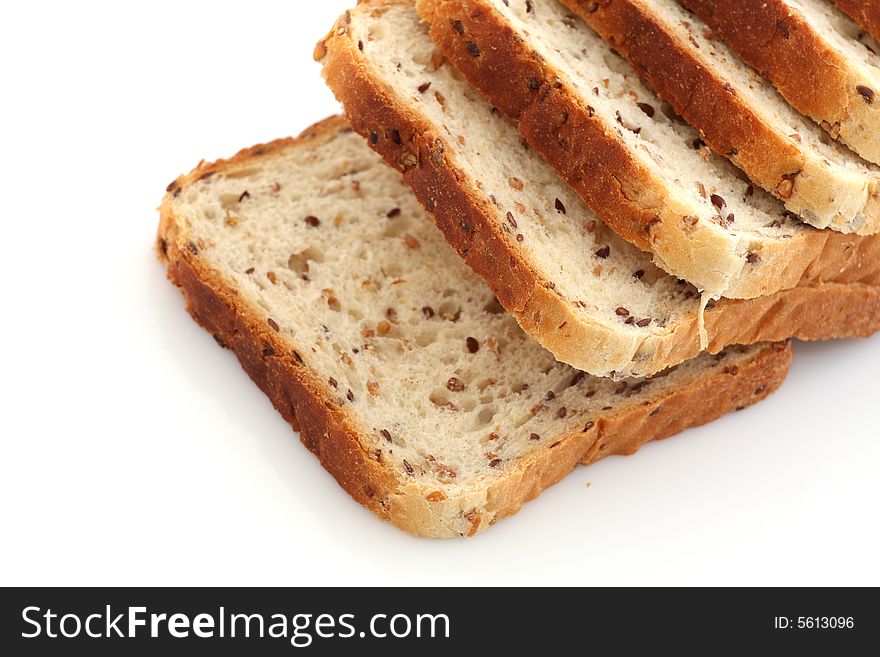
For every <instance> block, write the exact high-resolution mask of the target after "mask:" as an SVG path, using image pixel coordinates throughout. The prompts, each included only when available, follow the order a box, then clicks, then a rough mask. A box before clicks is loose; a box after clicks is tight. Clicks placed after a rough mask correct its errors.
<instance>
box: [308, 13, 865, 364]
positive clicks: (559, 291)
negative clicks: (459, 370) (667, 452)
mask: <svg viewBox="0 0 880 657" xmlns="http://www.w3.org/2000/svg"><path fill="white" fill-rule="evenodd" d="M392 38H393V41H392V42H390V43H389V40H390V39H392ZM432 52H433V51H432V49H431V46H430V40H429V38H428V36H427V35H426V34H425V33H424V26H422V25H420V23H419V21H418V18H417V17H416V15H415V12H414V11H413V8H412V5H411V4H408V3H401V2H379V3H376V2H369V3H362V4H361V5H359V6H358V8H356V9H354V10H352V11H351V12H349V13H347V14H346V15H345V16H344V17H343V18H342V19H341V20H340V22H339V23H338V24H337V26H336V27H335V28H334V31H333V32H332V33H331V36H330V37H329V38H328V39H327V40H325V41H323V42H322V43H321V44H319V46H318V48H317V52H316V56H317V58H318V59H319V60H321V61H323V62H324V70H325V77H326V78H327V80H328V82H329V83H330V86H331V87H332V88H333V90H334V91H335V93H336V95H337V96H338V97H339V99H340V100H341V101H342V103H343V105H344V106H345V108H346V113H347V115H348V117H349V120H350V121H351V125H352V127H353V128H354V129H355V130H356V131H357V132H359V133H360V134H361V135H363V136H365V137H366V138H367V140H368V142H369V143H370V144H371V146H372V147H373V149H374V150H377V151H378V152H379V153H380V154H381V155H382V156H383V157H384V158H385V160H386V161H387V162H389V163H390V164H392V165H393V166H395V167H396V168H398V169H399V170H400V171H401V172H403V174H404V179H405V180H406V181H407V183H408V184H409V185H410V187H411V188H412V189H413V191H414V192H415V195H416V196H417V198H418V199H419V200H420V201H421V203H422V204H423V206H425V207H426V208H427V209H428V210H429V211H431V212H432V213H433V214H434V217H435V220H436V222H437V224H438V226H439V227H440V229H441V230H442V231H443V233H444V234H445V236H446V238H447V240H448V241H449V242H450V243H451V244H452V245H453V246H454V247H455V248H456V250H457V251H458V252H459V254H461V255H462V256H463V257H464V259H465V260H466V262H467V263H468V265H470V267H471V268H472V269H473V270H474V271H475V272H476V273H477V274H479V275H480V276H482V277H483V278H484V279H485V280H487V281H488V282H489V284H490V285H491V286H492V289H493V291H494V292H495V294H496V295H497V297H498V299H499V301H500V302H501V304H502V305H503V306H504V307H505V308H506V309H507V310H508V311H509V312H510V313H512V314H513V315H514V316H515V317H516V318H517V320H518V321H519V323H520V325H521V326H522V327H523V328H524V329H525V331H526V332H527V333H528V334H529V335H531V336H532V337H534V338H535V339H536V340H538V341H539V342H540V343H541V344H542V345H543V346H544V347H545V348H547V349H549V350H550V351H551V352H552V353H553V354H554V355H555V356H556V358H558V359H559V360H561V361H563V362H565V363H568V364H570V365H572V366H574V367H576V368H578V369H581V370H584V371H587V372H590V373H592V374H595V375H599V376H608V375H611V376H617V377H627V376H650V375H653V374H656V373H657V372H660V371H662V370H664V369H666V368H667V367H670V366H672V365H676V364H678V363H681V362H683V361H685V360H687V359H689V358H692V357H694V356H696V355H697V354H699V353H700V352H701V351H702V349H701V339H700V337H701V336H700V320H701V316H702V315H701V299H700V295H699V294H698V292H697V290H696V289H695V288H693V287H692V286H690V285H687V284H685V283H684V282H683V281H680V280H678V279H676V278H675V277H672V276H669V275H667V274H664V273H663V271H662V270H660V269H659V268H657V267H655V266H654V265H653V264H652V262H651V259H650V257H649V256H647V255H646V254H644V253H642V252H641V251H639V250H638V249H637V248H635V247H633V246H632V245H631V244H629V243H627V242H626V241H624V240H622V239H620V238H618V237H617V236H616V235H615V234H614V232H613V231H612V230H610V229H608V228H607V227H606V226H605V225H604V224H603V223H602V222H601V221H600V220H599V219H598V218H597V217H596V215H595V214H593V213H592V212H591V211H590V210H589V209H588V208H587V207H586V206H585V205H584V204H583V202H582V201H581V199H580V198H579V196H578V195H577V194H576V193H574V191H573V190H572V189H571V188H570V187H569V186H568V185H566V184H565V182H564V181H563V180H562V179H561V178H560V177H559V176H558V175H557V174H556V172H555V171H554V170H553V169H552V167H550V166H549V165H548V164H547V163H546V162H544V160H543V159H542V158H541V157H539V156H538V155H536V154H535V153H534V152H533V151H532V150H531V149H530V148H529V147H528V146H527V145H526V144H524V143H523V142H522V140H521V139H520V137H519V135H518V133H517V131H516V128H515V127H514V126H513V125H511V124H510V122H509V121H508V120H507V119H505V118H504V117H503V116H501V115H500V113H499V112H497V111H493V108H492V107H491V106H490V105H489V104H488V103H487V102H486V101H485V100H484V99H483V97H482V96H481V95H480V94H479V93H478V92H477V91H475V90H474V89H472V88H471V87H470V85H468V84H467V83H466V82H465V81H464V80H462V79H461V76H460V75H459V74H458V72H457V71H456V70H455V69H454V68H453V67H451V66H450V65H449V64H448V63H444V62H443V58H442V57H441V56H438V55H436V53H434V54H432ZM780 221H781V222H783V225H790V224H791V222H792V220H791V219H790V218H786V217H783V216H782V215H781V209H780ZM821 235H823V236H824V238H825V239H826V241H825V246H824V247H823V248H825V249H827V252H826V254H825V255H824V256H823V257H821V258H817V259H816V261H815V262H814V263H813V265H811V267H810V269H809V270H808V272H807V275H806V276H805V279H806V280H808V281H811V282H813V283H815V284H806V283H805V284H804V285H802V286H800V287H798V288H795V289H792V290H788V291H786V292H781V293H778V294H775V295H770V296H766V297H761V298H759V299H755V300H751V301H730V300H722V301H721V302H718V303H716V304H710V305H709V306H708V309H707V311H706V313H705V329H706V333H707V337H708V345H709V349H710V350H711V351H712V352H718V351H720V350H722V349H723V348H724V347H726V346H727V345H730V344H738V343H740V344H750V343H754V342H762V341H778V340H784V339H787V338H789V337H793V336H796V337H800V338H804V339H825V338H831V337H843V336H855V335H867V334H870V333H872V332H874V331H876V330H877V329H878V328H880V289H878V287H877V285H878V284H880V258H878V255H880V250H878V244H880V242H878V240H876V239H864V238H858V237H855V236H843V235H840V234H836V233H831V232H830V231H828V232H823V233H821Z"/></svg>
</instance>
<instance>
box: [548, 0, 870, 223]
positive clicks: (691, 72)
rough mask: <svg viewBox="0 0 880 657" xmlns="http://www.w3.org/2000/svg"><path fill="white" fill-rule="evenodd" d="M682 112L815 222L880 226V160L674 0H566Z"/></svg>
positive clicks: (711, 140) (719, 147) (794, 209)
mask: <svg viewBox="0 0 880 657" xmlns="http://www.w3.org/2000/svg"><path fill="white" fill-rule="evenodd" d="M563 4H564V5H565V6H567V7H568V8H569V9H571V10H572V11H573V12H575V13H576V14H577V15H578V16H580V17H581V18H583V19H584V20H585V21H586V22H587V23H588V24H589V25H590V26H591V27H592V28H594V29H595V30H596V31H597V32H598V33H599V34H600V35H601V36H602V37H603V38H604V39H605V40H606V41H607V42H608V44H609V45H610V46H611V47H612V48H614V49H615V51H617V52H619V53H621V54H622V55H624V56H625V57H626V58H627V59H628V60H629V61H630V63H631V64H632V65H633V66H634V68H635V70H636V71H638V72H639V73H640V74H641V75H642V76H644V77H646V78H647V79H648V80H649V81H650V84H651V86H652V87H653V89H654V90H655V91H657V93H658V94H659V95H660V96H661V97H663V99H664V100H666V101H668V102H669V103H670V104H671V105H672V106H673V108H674V109H675V111H676V112H678V113H679V114H681V115H682V116H683V117H684V118H685V119H686V120H687V121H688V122H689V123H690V124H691V125H693V126H694V127H696V128H697V129H699V130H700V132H701V135H702V136H703V138H704V139H705V141H706V142H708V144H709V145H710V146H711V147H712V148H713V149H714V150H715V152H718V153H721V154H722V155H726V156H727V157H729V158H730V160H731V161H732V162H733V163H734V164H736V165H737V166H739V167H740V168H741V169H743V170H744V171H745V173H746V174H747V175H748V176H749V178H750V179H751V180H752V181H753V182H754V183H755V184H757V185H760V186H761V187H762V188H764V189H765V190H767V191H769V192H771V193H772V194H773V195H774V196H776V197H777V198H779V199H780V200H782V201H783V203H784V204H785V207H786V208H787V209H788V210H789V211H791V212H794V213H796V214H798V215H800V217H801V218H802V219H803V220H804V221H805V222H807V223H809V224H811V225H812V226H815V227H817V228H829V227H830V228H833V229H835V230H839V231H841V232H846V233H853V232H854V233H858V234H862V235H865V234H873V233H876V232H878V231H880V168H878V167H877V166H876V165H873V164H870V163H868V162H865V161H864V160H862V159H861V158H859V157H858V156H857V155H855V154H854V153H853V152H852V151H850V150H849V149H848V148H846V147H844V146H842V145H840V144H839V143H838V142H836V141H834V140H832V139H831V137H830V136H829V135H828V134H827V133H826V132H825V131H824V130H822V129H821V128H820V127H819V126H817V125H816V124H815V123H814V122H812V121H810V120H809V119H807V118H806V117H804V116H803V115H801V114H799V113H798V112H796V111H795V110H794V109H792V107H791V106H790V105H789V104H788V103H787V102H786V101H785V99H784V98H782V96H780V95H779V93H778V92H777V91H776V89H775V88H774V87H773V85H771V84H770V83H769V82H767V81H766V80H765V79H764V78H763V77H761V76H760V75H759V74H758V73H757V72H756V71H755V70H754V69H752V68H751V67H750V66H748V65H747V64H745V63H744V62H743V61H742V60H740V59H739V58H738V57H737V56H736V55H735V54H734V53H733V52H732V51H731V50H730V49H729V48H728V47H727V46H726V45H724V44H723V43H722V42H721V41H720V40H718V39H715V38H713V37H712V35H711V33H710V32H709V30H708V29H707V26H706V24H705V23H703V22H702V21H700V19H699V18H697V17H695V16H694V15H693V14H691V13H689V12H687V11H686V10H684V9H683V8H682V7H681V6H680V5H679V4H678V3H677V2H676V1H675V0H615V2H611V3H596V2H593V1H592V0H563Z"/></svg>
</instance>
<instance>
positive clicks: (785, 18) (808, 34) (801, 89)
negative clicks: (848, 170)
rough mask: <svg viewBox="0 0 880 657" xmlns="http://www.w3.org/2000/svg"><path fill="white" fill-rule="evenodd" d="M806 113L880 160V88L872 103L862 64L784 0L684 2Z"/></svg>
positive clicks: (865, 154) (864, 154)
mask: <svg viewBox="0 0 880 657" xmlns="http://www.w3.org/2000/svg"><path fill="white" fill-rule="evenodd" d="M681 2H682V4H683V5H684V6H685V7H687V8H688V9H689V10H691V11H692V12H694V13H695V14H696V15H697V16H699V17H700V18H701V19H702V20H703V22H705V23H707V24H708V25H709V27H711V28H712V30H714V31H715V32H716V33H717V34H718V35H719V36H720V37H721V38H722V39H724V41H726V42H727V44H728V45H729V46H730V47H731V48H733V50H734V51H736V53H737V54H738V55H739V56H740V57H742V58H743V59H744V60H745V61H746V62H748V63H749V64H751V65H752V66H754V67H755V68H756V69H758V70H759V71H760V72H761V73H762V74H763V75H764V77H766V78H767V79H768V80H770V81H771V82H773V84H774V85H776V88H777V89H779V92H780V93H781V94H782V95H783V96H784V97H785V99H786V100H788V102H789V103H791V105H792V106H793V107H794V108H795V109H797V110H798V111H799V112H801V113H802V114H806V115H807V116H809V117H810V118H812V119H813V120H814V121H816V122H817V123H819V124H821V125H822V127H823V128H825V129H826V130H827V131H828V132H829V133H830V134H831V135H832V136H833V137H835V138H837V139H840V141H842V142H844V143H845V144H847V145H848V146H849V147H850V148H852V149H853V150H854V151H856V152H857V153H858V154H859V155H861V156H862V157H863V158H865V159H866V160H869V161H871V162H874V163H875V164H880V89H873V91H874V92H875V97H874V100H873V102H871V103H868V102H866V101H865V99H864V98H862V97H861V96H860V95H859V93H858V91H857V87H858V86H859V85H864V84H867V82H866V80H865V79H864V76H863V75H862V74H861V73H860V70H859V66H858V65H856V64H854V63H853V62H851V61H850V60H849V59H848V58H846V57H845V56H843V55H842V54H841V53H839V52H838V51H837V50H835V49H834V48H832V47H829V46H828V44H827V43H826V42H825V40H824V39H823V38H822V37H821V35H819V34H817V33H816V32H815V30H813V28H812V27H811V26H810V25H809V23H808V22H807V21H805V20H804V19H803V17H802V16H801V15H800V14H799V13H798V12H796V11H792V10H791V9H790V7H789V6H788V4H787V3H786V2H785V0H711V1H710V0H681Z"/></svg>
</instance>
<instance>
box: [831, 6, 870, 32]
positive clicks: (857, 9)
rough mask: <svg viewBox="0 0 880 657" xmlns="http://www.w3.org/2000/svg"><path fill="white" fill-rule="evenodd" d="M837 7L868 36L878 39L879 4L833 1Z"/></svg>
mask: <svg viewBox="0 0 880 657" xmlns="http://www.w3.org/2000/svg"><path fill="white" fill-rule="evenodd" d="M834 1H835V2H836V3H837V6H838V7H840V9H841V10H842V11H844V12H846V13H847V14H849V17H850V18H852V19H853V20H854V21H856V22H857V23H858V24H859V25H861V26H862V27H863V28H864V29H865V31H866V32H868V34H870V35H871V36H872V37H874V38H875V39H880V2H877V1H876V0H834Z"/></svg>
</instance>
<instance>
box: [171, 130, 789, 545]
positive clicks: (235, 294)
mask: <svg viewBox="0 0 880 657" xmlns="http://www.w3.org/2000/svg"><path fill="white" fill-rule="evenodd" d="M159 253H160V255H161V257H162V259H163V260H164V261H165V262H166V263H167V266H168V274H169V277H170V278H171V280H172V281H173V282H174V283H176V284H177V285H178V286H180V288H181V289H182V291H183V293H184V295H185V296H186V299H187V303H188V306H189V310H190V312H191V313H192V315H193V317H194V318H195V319H196V320H197V321H198V322H199V323H200V324H202V325H203V326H204V327H205V328H206V329H207V330H208V331H210V332H211V333H212V334H213V335H214V336H215V337H216V339H217V341H218V342H220V343H221V344H222V345H225V346H227V347H229V348H231V349H232V350H233V351H234V352H235V353H236V355H237V356H238V358H239V359H240V361H241V364H242V366H243V367H244V369H245V370H246V371H247V373H248V374H249V375H250V376H251V377H252V378H253V379H254V381H255V382H256V383H257V384H258V385H259V386H260V388H262V390H263V391H264V392H265V393H266V394H267V395H268V396H269V397H270V399H271V400H272V402H273V404H274V405H275V407H276V408H277V409H278V411H279V412H280V413H281V414H282V415H283V416H284V418H285V419H286V420H287V421H288V422H290V423H291V424H292V425H293V427H294V428H295V429H296V430H299V431H301V432H302V434H301V437H302V440H303V442H304V443H305V445H306V446H307V447H308V448H309V449H310V450H312V451H313V452H314V453H315V454H316V455H317V456H318V458H319V459H320V460H321V463H322V464H323V465H324V467H325V468H326V469H327V470H328V471H329V472H330V473H331V474H332V475H333V476H334V477H335V478H336V480H337V481H338V482H339V484H340V485H341V486H342V487H343V488H344V489H345V490H346V491H348V493H349V494H351V495H352V497H354V498H355V499H356V500H357V501H358V502H360V503H361V504H363V505H364V506H366V507H367V508H369V509H370V510H372V511H373V512H374V513H375V514H376V515H378V516H379V517H380V518H384V519H386V520H390V521H391V522H393V523H394V524H396V525H397V526H399V527H400V528H402V529H404V530H406V531H408V532H411V533H413V534H417V535H419V536H430V537H451V536H473V535H474V534H476V533H477V532H480V531H483V530H485V529H486V528H487V527H489V526H490V525H492V524H493V523H495V522H496V521H498V520H500V519H501V518H504V517H505V516H509V515H511V514H513V513H516V511H517V510H518V509H519V508H520V507H521V506H522V505H523V504H524V503H525V502H526V501H528V500H530V499H532V498H534V497H535V496H537V495H538V494H539V493H540V491H541V490H542V489H543V488H545V487H547V486H550V485H551V484H553V483H555V482H556V481H558V480H559V479H561V478H562V477H564V476H565V475H567V474H568V473H569V472H571V470H572V469H573V468H575V467H576V466H577V464H578V463H584V464H589V463H592V462H594V461H596V460H598V459H600V458H602V457H604V456H608V455H611V454H631V453H633V452H635V451H636V450H637V449H638V448H639V447H640V446H641V445H642V444H644V443H646V442H648V441H650V440H653V439H658V438H663V437H666V436H669V435H671V434H673V433H677V432H679V431H681V430H683V429H685V428H686V427H689V426H694V425H698V424H702V423H704V422H707V421H709V420H712V419H714V418H717V417H719V416H720V415H722V414H724V413H726V412H728V411H731V410H733V409H736V408H741V407H744V406H748V405H750V404H752V403H754V402H756V401H758V400H760V399H763V398H764V397H766V396H767V395H768V394H770V393H771V392H773V391H774V390H775V389H776V387H777V386H778V385H779V384H780V383H781V382H782V380H783V378H784V377H785V374H786V372H787V369H788V367H789V363H790V360H791V352H790V349H789V347H788V346H786V345H784V344H782V345H776V346H767V345H763V346H757V347H752V348H731V349H730V350H728V351H725V352H724V353H723V354H721V355H719V356H717V357H713V356H703V357H701V358H699V359H698V360H696V361H693V362H690V363H688V364H687V365H683V366H682V367H680V368H678V369H676V370H675V371H672V372H669V373H668V374H666V375H664V376H661V377H658V378H656V379H653V380H651V381H633V382H628V383H617V382H613V381H610V380H608V379H596V378H593V377H589V376H585V375H583V374H581V373H579V372H577V371H575V370H573V369H571V368H569V367H566V366H564V365H561V364H559V363H557V362H556V361H555V360H554V359H553V356H552V355H551V354H550V353H548V352H546V351H544V350H543V349H541V348H540V347H539V346H538V345H536V344H535V343H534V342H532V341H531V340H529V339H528V338H527V337H526V336H525V334H523V332H522V331H521V330H520V329H519V328H518V327H517V326H516V322H514V321H513V320H512V319H511V318H510V317H509V316H507V315H506V314H504V313H503V312H501V309H500V308H499V307H498V306H497V304H496V303H495V300H494V297H493V295H492V292H491V291H490V290H489V288H488V287H487V286H486V285H485V284H484V283H483V281H481V280H480V279H478V278H477V277H476V276H474V275H473V274H471V273H470V272H469V271H468V269H467V268H466V267H465V266H464V263H462V262H461V260H460V259H459V258H458V257H457V256H456V254H455V252H454V251H453V250H452V249H451V248H450V247H449V245H448V244H446V242H445V240H444V239H443V236H442V235H441V234H440V232H439V231H438V230H437V229H436V228H435V226H434V225H433V223H432V222H431V221H430V219H429V218H428V217H426V215H425V214H424V212H423V210H422V209H421V208H420V206H419V205H418V203H417V202H416V200H415V199H414V198H413V196H412V194H411V193H410V191H409V190H408V189H407V188H406V186H405V185H404V184H403V182H402V180H401V179H400V176H399V174H397V173H396V172H395V171H393V170H392V169H391V168H389V167H387V166H385V164H384V163H382V161H381V160H380V159H379V158H378V157H377V156H376V155H374V154H373V153H372V152H371V151H370V150H369V149H368V148H367V147H366V146H365V145H364V142H363V140H362V139H361V138H360V137H359V136H357V135H355V134H353V133H352V132H351V131H350V130H349V129H348V128H347V127H346V125H345V124H344V122H343V121H342V120H341V119H331V120H329V121H326V122H324V123H322V124H319V125H317V126H315V127H314V128H312V129H310V130H308V131H307V132H306V133H305V134H304V135H303V136H302V137H300V138H299V139H298V140H283V141H279V142H275V143H273V144H269V145H267V146H258V147H256V148H252V149H249V150H246V151H243V152H242V153H240V154H239V155H237V156H235V157H234V158H232V159H231V160H229V161H225V162H218V163H216V164H202V165H200V166H199V167H198V168H197V169H196V170H195V171H193V172H192V173H190V174H189V175H187V176H184V177H182V178H180V179H178V180H176V181H175V182H174V183H172V184H171V186H170V187H169V188H168V194H167V196H166V197H165V200H164V202H163V204H162V208H161V227H160V230H159ZM308 494H309V491H303V495H308Z"/></svg>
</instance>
